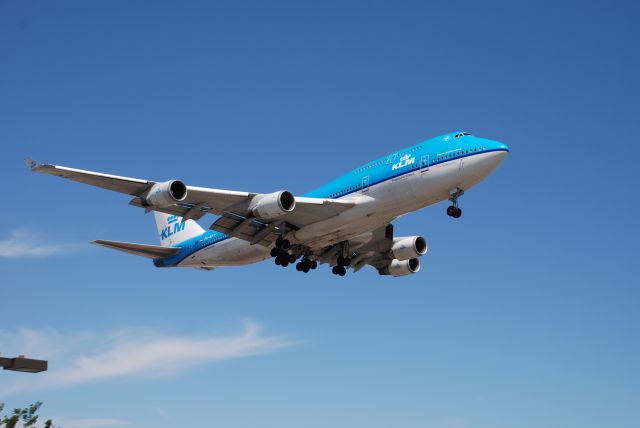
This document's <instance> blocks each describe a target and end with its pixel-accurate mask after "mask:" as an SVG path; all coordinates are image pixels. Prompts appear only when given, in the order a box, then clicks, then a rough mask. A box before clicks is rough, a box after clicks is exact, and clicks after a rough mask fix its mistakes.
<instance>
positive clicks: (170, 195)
mask: <svg viewBox="0 0 640 428" xmlns="http://www.w3.org/2000/svg"><path fill="white" fill-rule="evenodd" d="M186 197H187V186H185V184H184V183H183V182H182V181H180V180H169V181H165V182H164V183H156V184H154V185H153V187H152V188H151V190H150V191H149V193H148V194H147V197H146V198H145V200H146V202H147V204H148V205H149V206H152V207H168V206H170V205H175V204H177V203H178V202H181V201H184V199H185V198H186Z"/></svg>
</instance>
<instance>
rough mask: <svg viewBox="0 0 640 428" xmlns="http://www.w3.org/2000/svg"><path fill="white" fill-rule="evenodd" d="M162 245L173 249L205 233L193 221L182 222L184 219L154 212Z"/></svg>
mask: <svg viewBox="0 0 640 428" xmlns="http://www.w3.org/2000/svg"><path fill="white" fill-rule="evenodd" d="M153 214H154V215H155V217H156V225H157V226H158V236H159V237H160V245H162V246H163V247H172V246H174V245H178V244H180V243H181V242H184V241H186V240H187V239H190V238H195V237H196V236H199V235H202V234H203V233H204V232H205V231H204V229H203V228H201V227H200V225H199V224H198V223H196V222H195V221H193V220H186V221H184V220H182V217H178V216H177V215H170V214H165V213H160V212H157V211H154V212H153Z"/></svg>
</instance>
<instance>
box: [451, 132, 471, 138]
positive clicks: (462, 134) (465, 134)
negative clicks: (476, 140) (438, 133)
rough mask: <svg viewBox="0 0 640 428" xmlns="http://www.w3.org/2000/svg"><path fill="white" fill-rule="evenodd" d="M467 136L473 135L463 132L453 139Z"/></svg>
mask: <svg viewBox="0 0 640 428" xmlns="http://www.w3.org/2000/svg"><path fill="white" fill-rule="evenodd" d="M467 135H471V134H469V133H468V132H461V133H459V134H456V135H454V136H453V138H460V137H465V136H467Z"/></svg>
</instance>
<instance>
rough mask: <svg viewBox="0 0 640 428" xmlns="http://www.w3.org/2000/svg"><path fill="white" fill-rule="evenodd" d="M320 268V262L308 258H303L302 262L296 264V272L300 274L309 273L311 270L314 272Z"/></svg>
mask: <svg viewBox="0 0 640 428" xmlns="http://www.w3.org/2000/svg"><path fill="white" fill-rule="evenodd" d="M317 267H318V262H317V261H315V260H309V259H308V258H307V257H303V258H302V260H300V261H299V262H298V264H296V270H297V271H298V272H304V273H308V272H309V270H313V269H315V268H317Z"/></svg>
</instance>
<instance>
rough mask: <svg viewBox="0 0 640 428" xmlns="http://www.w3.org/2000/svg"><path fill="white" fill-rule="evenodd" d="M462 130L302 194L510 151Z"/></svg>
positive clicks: (191, 244) (210, 235) (208, 241)
mask: <svg viewBox="0 0 640 428" xmlns="http://www.w3.org/2000/svg"><path fill="white" fill-rule="evenodd" d="M461 133H462V132H461V131H460V132H452V133H450V134H445V135H441V136H439V137H436V138H432V139H430V140H427V141H424V142H422V143H419V144H416V145H414V146H411V147H409V148H406V149H403V150H399V151H397V152H395V153H392V154H390V155H388V156H384V157H381V158H379V159H376V160H374V161H373V162H369V163H368V164H366V165H363V166H361V167H360V168H356V169H354V170H353V171H350V172H348V173H347V174H345V175H343V176H341V177H339V178H337V179H335V180H333V181H331V182H329V183H327V184H326V185H324V186H322V187H320V188H318V189H316V190H313V191H311V192H308V193H306V194H304V195H303V196H306V197H310V198H331V199H336V198H341V197H344V196H347V195H350V194H352V193H356V192H360V191H362V189H363V180H364V179H365V178H366V179H367V180H368V183H367V187H371V186H375V185H377V184H381V183H383V182H385V181H388V180H393V179H395V178H398V177H400V176H402V175H405V174H408V173H411V172H413V171H418V170H420V169H422V168H424V167H425V166H426V165H424V164H423V160H425V159H426V160H427V162H428V166H429V167H432V166H435V165H439V164H442V163H445V162H450V161H453V160H456V159H460V158H464V157H469V156H474V155H478V154H482V153H488V152H495V151H507V152H508V151H509V148H508V147H507V146H506V145H504V144H502V143H499V142H497V141H492V140H487V139H484V138H478V137H474V136H472V135H465V136H462V137H459V138H455V136H456V135H459V134H461ZM412 159H413V160H412ZM229 238H230V237H229V236H228V235H225V234H224V233H220V232H217V231H213V230H208V231H206V232H205V233H203V234H202V235H200V236H197V237H195V238H192V239H189V240H187V241H185V242H183V243H181V244H179V245H177V247H178V248H180V249H181V251H180V252H179V253H178V254H176V255H175V256H172V257H169V258H166V259H157V260H154V264H155V265H156V266H158V267H171V266H176V265H177V264H178V263H180V262H181V261H183V260H184V259H186V258H187V257H189V256H191V255H193V254H195V253H196V252H198V251H200V250H202V249H204V248H208V247H210V246H211V245H215V244H217V243H220V242H222V241H224V240H226V239H229Z"/></svg>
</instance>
